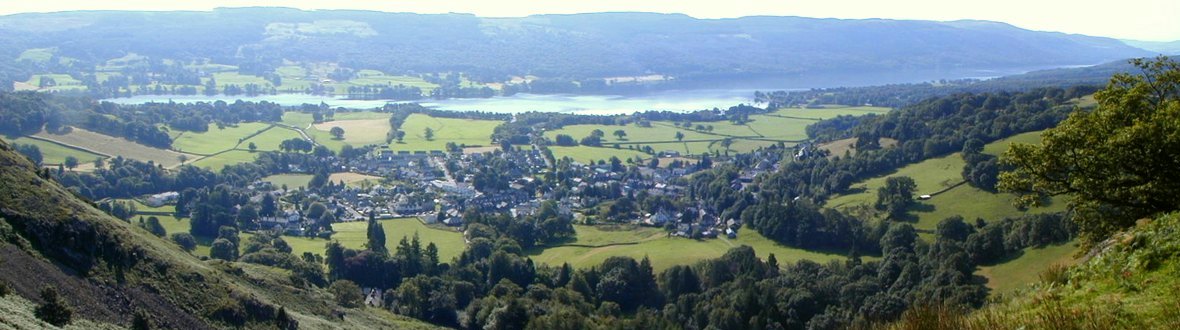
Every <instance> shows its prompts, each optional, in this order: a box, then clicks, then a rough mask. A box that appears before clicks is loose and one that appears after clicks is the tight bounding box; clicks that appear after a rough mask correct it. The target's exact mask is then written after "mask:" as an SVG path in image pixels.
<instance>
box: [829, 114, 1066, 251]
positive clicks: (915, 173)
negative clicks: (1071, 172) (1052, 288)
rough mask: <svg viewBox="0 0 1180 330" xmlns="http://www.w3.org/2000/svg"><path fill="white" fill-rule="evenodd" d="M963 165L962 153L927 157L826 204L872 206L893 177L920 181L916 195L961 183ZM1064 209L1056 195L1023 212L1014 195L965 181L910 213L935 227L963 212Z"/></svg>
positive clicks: (971, 215) (1029, 138) (1034, 136)
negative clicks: (992, 191)
mask: <svg viewBox="0 0 1180 330" xmlns="http://www.w3.org/2000/svg"><path fill="white" fill-rule="evenodd" d="M1039 134H1040V133H1039V132H1029V133H1024V134H1019V135H1015V136H1013V137H1010V138H1008V139H1003V140H1000V141H996V142H992V143H989V144H988V145H986V146H985V147H984V152H985V153H988V154H993V155H998V154H999V153H1001V152H1002V151H1003V150H1006V149H1007V147H1008V145H1010V144H1012V143H1014V142H1020V143H1036V142H1039V141H1040V139H1039ZM964 165H966V163H965V162H964V161H963V157H962V156H961V155H960V154H959V153H954V154H951V155H948V156H944V157H939V158H932V159H928V160H925V161H923V162H920V163H917V164H911V165H908V166H906V167H902V168H900V169H898V170H897V171H895V172H893V173H890V174H888V175H883V176H880V177H875V178H871V179H868V180H865V181H862V182H859V183H855V184H853V185H852V191H854V192H853V193H849V194H844V195H840V196H837V197H834V198H832V199H831V200H829V201H828V203H827V205H828V206H830V207H836V208H851V207H855V206H857V205H872V204H873V203H875V202H876V200H877V189H878V188H880V187H882V186H884V185H885V179H886V178H888V177H894V176H908V177H910V178H912V179H914V182H915V183H917V184H918V189H917V191H916V192H915V195H920V194H931V193H934V192H936V191H939V190H942V189H945V188H948V187H951V186H953V185H955V184H957V183H959V182H962V181H963V177H962V174H961V172H962V169H963V166H964ZM965 201H970V202H965ZM1064 209H1065V202H1064V200H1063V199H1061V198H1055V199H1053V200H1052V202H1051V203H1050V204H1049V205H1047V206H1046V207H1043V208H1034V209H1030V210H1027V211H1021V210H1019V209H1016V208H1015V207H1013V206H1012V195H1010V194H993V193H989V192H986V191H983V190H980V189H978V188H975V187H972V186H970V185H966V184H965V185H961V186H958V187H955V188H954V189H951V190H948V191H946V192H945V193H942V194H940V195H938V196H935V197H934V198H932V199H930V200H926V201H919V202H918V203H917V204H916V205H915V206H914V207H913V208H912V209H911V213H913V214H914V215H916V220H917V222H916V223H915V224H914V226H915V227H916V228H918V229H924V230H933V229H934V228H935V227H936V226H937V225H938V222H939V221H942V219H946V218H947V217H950V216H954V215H961V216H963V217H964V218H967V219H968V220H971V219H975V218H983V219H986V220H996V219H1001V218H1004V217H1013V216H1019V215H1021V214H1024V213H1026V212H1030V213H1043V212H1057V211H1062V210H1064Z"/></svg>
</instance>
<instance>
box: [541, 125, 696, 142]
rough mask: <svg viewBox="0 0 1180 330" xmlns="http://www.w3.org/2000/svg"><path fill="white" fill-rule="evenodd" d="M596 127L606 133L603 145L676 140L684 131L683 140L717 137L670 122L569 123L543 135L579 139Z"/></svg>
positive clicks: (553, 137)
mask: <svg viewBox="0 0 1180 330" xmlns="http://www.w3.org/2000/svg"><path fill="white" fill-rule="evenodd" d="M596 129H599V130H602V132H603V133H605V134H606V135H605V136H603V137H602V143H603V145H608V144H614V143H639V142H659V141H665V142H676V132H678V131H679V132H681V133H684V140H688V141H694V140H713V139H717V138H716V137H714V136H711V135H705V134H702V133H697V132H695V131H691V130H687V129H682V128H679V127H675V126H673V125H672V124H665V125H661V123H652V126H651V127H639V126H636V125H625V126H619V125H569V126H565V127H562V128H561V129H557V130H552V131H548V132H545V137H547V138H549V139H551V140H552V139H556V138H557V135H558V134H566V135H569V136H572V137H573V138H574V140H581V139H582V138H584V137H586V136H589V135H590V132H591V131H594V130H596ZM620 129H621V130H623V131H624V132H627V136H626V138H624V139H618V138H617V137H615V135H614V132H615V131H616V130H620Z"/></svg>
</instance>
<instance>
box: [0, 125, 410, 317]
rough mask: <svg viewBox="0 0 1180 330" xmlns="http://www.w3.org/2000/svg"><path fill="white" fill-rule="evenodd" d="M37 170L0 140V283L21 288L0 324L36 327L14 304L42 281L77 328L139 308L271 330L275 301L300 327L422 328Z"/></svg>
mask: <svg viewBox="0 0 1180 330" xmlns="http://www.w3.org/2000/svg"><path fill="white" fill-rule="evenodd" d="M38 174H39V173H38V172H36V169H35V168H34V167H33V165H32V164H30V163H29V162H28V161H27V160H26V159H24V158H23V157H22V156H19V155H18V154H16V153H15V152H13V150H12V148H11V147H10V146H9V145H8V144H7V143H5V142H0V182H3V183H4V184H3V185H0V284H2V285H3V286H6V287H8V288H10V289H11V291H12V292H14V293H15V294H16V295H19V297H15V296H10V297H4V298H3V299H0V310H3V311H5V312H4V313H3V315H0V327H8V326H11V327H16V328H25V327H33V328H37V327H41V326H44V324H37V323H29V322H32V321H30V320H29V319H28V318H27V316H28V315H29V314H30V313H31V311H28V310H27V307H21V306H32V304H37V303H41V302H42V301H41V298H40V296H39V294H38V292H39V291H40V290H41V289H42V288H44V287H54V288H56V289H57V291H58V292H59V293H60V295H61V296H62V298H64V300H65V301H66V304H67V305H69V306H71V307H72V309H73V311H74V315H75V316H74V320H75V322H80V323H79V324H81V325H84V326H83V327H84V328H89V327H92V326H94V327H97V326H104V327H126V326H127V325H128V324H130V323H131V321H132V317H133V315H135V314H137V313H140V314H142V315H145V316H147V317H148V318H149V319H151V320H152V322H153V323H154V324H155V325H156V326H159V327H164V328H180V329H211V328H229V327H247V328H274V327H275V325H276V324H277V322H278V321H279V320H283V319H288V318H284V317H283V316H282V313H280V308H283V309H285V311H286V313H287V315H289V318H293V319H294V320H295V321H297V322H299V324H300V325H302V326H303V327H305V328H341V327H342V328H356V327H371V328H389V327H403V328H404V327H421V325H420V324H419V323H416V322H407V321H405V319H404V318H400V317H396V316H394V315H392V314H390V313H387V312H384V311H381V310H377V309H345V308H341V307H338V306H336V305H335V304H334V303H333V302H332V301H333V300H332V298H331V297H332V296H331V295H330V294H328V293H327V292H326V291H324V290H320V289H316V288H305V287H299V286H295V285H292V283H291V282H290V280H288V275H285V274H286V273H284V272H283V271H281V270H277V269H272V268H268V267H262V266H255V265H244V264H234V263H224V262H215V261H201V260H198V259H197V258H196V257H194V256H192V255H189V254H187V253H185V252H183V251H182V250H181V249H179V248H178V247H176V246H175V245H174V244H173V243H170V242H168V241H165V240H162V239H159V238H156V237H155V236H152V235H151V234H149V233H148V232H146V231H144V230H142V229H139V228H137V227H135V226H133V225H131V224H129V223H126V222H123V221H120V220H117V219H115V218H112V217H110V216H107V215H106V214H104V213H102V212H101V211H99V210H97V209H95V208H94V207H92V206H91V205H89V204H88V203H86V202H84V201H82V200H80V199H79V198H77V197H75V195H73V194H72V193H71V192H69V191H68V190H66V189H65V188H63V187H61V186H60V185H58V184H57V183H54V182H52V181H50V180H46V179H44V178H43V177H42V176H41V175H38ZM26 300H27V301H26ZM30 302H31V303H30ZM280 302H281V303H280ZM22 311H23V313H21V312H22ZM328 320H331V321H328Z"/></svg>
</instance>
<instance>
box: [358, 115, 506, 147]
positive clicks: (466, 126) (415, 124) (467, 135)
mask: <svg viewBox="0 0 1180 330" xmlns="http://www.w3.org/2000/svg"><path fill="white" fill-rule="evenodd" d="M500 124H502V122H501V121H497V120H474V119H453V118H435V117H431V116H427V115H423V114H417V113H416V114H412V115H410V116H409V117H408V118H406V122H405V123H403V124H402V127H401V130H402V131H404V132H406V136H405V138H404V139H403V141H402V143H398V142H397V141H394V142H393V143H391V144H390V145H389V148H390V149H393V150H394V151H398V150H409V151H416V150H426V151H429V150H446V144H447V142H454V143H455V144H458V145H467V146H489V145H491V144H492V141H491V138H492V132H493V130H495V128H496V126H499V125H500ZM426 128H430V129H432V130H434V137H433V139H429V140H428V139H426V136H425V134H426V133H425V132H426ZM345 135H347V133H346V134H345Z"/></svg>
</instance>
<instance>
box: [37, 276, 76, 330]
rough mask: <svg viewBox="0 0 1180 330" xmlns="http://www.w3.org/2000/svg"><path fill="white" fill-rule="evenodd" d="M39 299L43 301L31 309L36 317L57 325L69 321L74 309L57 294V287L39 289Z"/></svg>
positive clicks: (62, 324)
mask: <svg viewBox="0 0 1180 330" xmlns="http://www.w3.org/2000/svg"><path fill="white" fill-rule="evenodd" d="M41 300H44V301H45V302H44V303H42V304H41V305H40V306H37V309H36V310H35V311H33V314H34V315H36V316H37V318H38V319H41V320H42V321H45V322H46V323H49V324H52V325H55V326H59V327H60V326H64V325H66V324H69V323H70V319H71V318H73V316H74V310H73V309H72V308H70V306H69V305H66V301H65V300H64V299H62V298H61V296H60V295H58V294H57V289H54V288H53V287H49V286H47V287H45V288H44V289H41Z"/></svg>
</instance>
